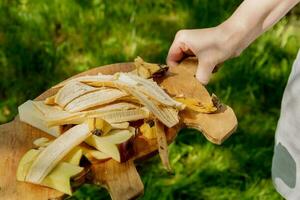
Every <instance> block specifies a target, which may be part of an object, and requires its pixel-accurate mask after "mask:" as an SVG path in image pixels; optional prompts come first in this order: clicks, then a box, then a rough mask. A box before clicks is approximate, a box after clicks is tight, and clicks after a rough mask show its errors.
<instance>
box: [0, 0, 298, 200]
mask: <svg viewBox="0 0 300 200" xmlns="http://www.w3.org/2000/svg"><path fill="white" fill-rule="evenodd" d="M240 2H241V1H230V0H215V1H209V0H189V1H184V0H181V1H174V0H165V1H163V0H156V1H142V0H136V1H122V2H121V1H108V0H91V1H88V0H73V1H71V0H65V1H59V0H53V1H41V0H31V1H27V0H19V1H16V0H0V74H1V79H0V123H5V122H8V121H10V120H12V119H13V117H14V116H15V115H16V113H17V106H18V105H19V104H21V103H22V102H24V101H25V100H26V99H33V98H34V97H36V96H37V95H38V94H40V93H41V92H43V91H44V90H46V89H47V88H49V87H50V86H51V85H53V84H55V83H57V82H59V81H61V80H63V79H65V78H67V77H69V76H71V75H73V74H76V73H78V72H81V71H84V70H87V69H89V68H93V67H95V66H100V65H105V64H109V63H116V62H127V61H131V60H133V58H134V57H136V56H137V55H140V56H142V57H143V58H145V59H146V60H148V61H151V62H164V60H165V57H166V54H167V52H168V48H169V46H170V44H171V42H172V39H173V37H174V35H175V33H176V31H177V30H179V29H181V28H199V27H210V26H214V25H217V24H218V23H220V22H222V21H223V20H224V19H226V18H227V17H228V16H230V14H231V13H232V12H233V11H234V9H235V8H236V7H237V6H238V5H239V3H240ZM299 32H300V23H299V7H298V8H296V9H294V11H293V12H292V13H291V14H289V16H288V17H286V18H284V19H283V20H282V21H281V22H280V23H279V24H277V25H276V26H275V27H274V28H273V29H271V30H270V31H268V32H267V33H266V34H264V35H263V36H262V37H261V38H259V39H258V40H257V41H256V42H255V43H254V44H252V45H251V46H250V47H249V48H248V49H247V50H246V51H245V52H243V54H242V55H241V56H240V57H239V58H236V59H233V60H230V61H228V62H226V63H225V64H224V67H223V68H222V69H221V70H220V71H219V72H218V73H217V74H216V75H215V76H214V77H213V80H212V82H211V83H210V84H209V86H208V88H209V91H210V92H214V93H215V94H217V96H219V97H220V98H221V99H222V100H223V102H225V103H227V104H228V105H230V106H231V107H233V109H234V110H235V112H236V114H237V117H238V120H239V127H238V130H237V132H236V133H235V134H234V135H233V136H232V137H231V138H229V139H228V140H227V141H226V142H225V143H224V144H223V145H221V146H217V145H213V144H211V143H209V142H208V141H207V140H206V139H205V138H204V137H203V136H202V135H201V133H199V132H197V131H194V130H183V131H181V132H180V134H179V135H178V138H177V139H176V142H174V143H173V144H172V145H171V146H170V154H171V155H170V160H171V163H172V166H173V168H174V171H175V174H174V175H169V174H167V173H166V172H165V171H164V170H163V168H162V166H161V164H160V161H159V158H158V157H157V156H156V157H154V158H152V159H149V160H147V161H145V162H141V163H138V164H137V166H138V170H139V172H140V174H141V177H142V180H143V182H144V185H145V195H144V196H143V197H142V198H141V199H207V200H210V199H212V200H218V199H272V200H275V199H281V197H280V196H279V195H278V194H277V193H276V191H275V190H274V188H273V186H272V181H271V178H270V177H271V175H270V169H271V159H272V154H273V143H274V132H275V129H276V123H277V120H278V117H279V111H280V101H281V97H282V93H283V90H284V87H285V84H286V81H287V78H288V75H289V72H290V69H291V65H292V62H293V59H294V58H295V56H296V53H297V51H298V49H299V43H300V35H299ZM107 198H108V194H107V192H106V191H105V190H104V189H99V188H97V187H95V186H88V185H85V186H83V187H82V188H80V190H78V191H77V192H76V193H75V194H74V197H73V199H107Z"/></svg>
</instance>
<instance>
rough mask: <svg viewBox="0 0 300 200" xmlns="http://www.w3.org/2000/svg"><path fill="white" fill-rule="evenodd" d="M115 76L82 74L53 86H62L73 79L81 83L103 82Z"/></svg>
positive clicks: (111, 79)
mask: <svg viewBox="0 0 300 200" xmlns="http://www.w3.org/2000/svg"><path fill="white" fill-rule="evenodd" d="M114 79H115V78H114V76H113V75H104V74H98V75H87V76H80V77H77V78H73V79H71V80H66V81H64V82H62V83H60V84H58V85H55V86H54V87H52V88H60V87H63V86H65V85H66V84H68V83H70V82H72V81H78V82H81V83H91V82H102V81H104V82H105V81H113V80H114Z"/></svg>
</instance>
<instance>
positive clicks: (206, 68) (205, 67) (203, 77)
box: [196, 60, 215, 85]
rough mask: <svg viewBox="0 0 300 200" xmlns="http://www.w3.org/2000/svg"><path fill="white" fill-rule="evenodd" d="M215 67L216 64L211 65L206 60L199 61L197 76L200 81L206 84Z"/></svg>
mask: <svg viewBox="0 0 300 200" xmlns="http://www.w3.org/2000/svg"><path fill="white" fill-rule="evenodd" d="M214 68H215V65H211V64H208V63H205V62H201V61H200V60H199V61H198V68H197V72H196V78H197V79H198V81H200V82H201V83H202V84H204V85H206V84H207V83H208V82H209V80H210V77H211V75H212V72H213V70H214Z"/></svg>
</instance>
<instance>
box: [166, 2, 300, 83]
mask: <svg viewBox="0 0 300 200" xmlns="http://www.w3.org/2000/svg"><path fill="white" fill-rule="evenodd" d="M299 2H300V0H244V2H243V3H242V4H241V5H240V6H239V7H238V8H237V9H236V11H235V12H234V13H233V15H232V16H231V17H230V18H228V19H227V20H226V21H225V22H223V23H222V24H220V25H218V26H216V27H212V28H205V29H190V30H180V31H178V32H177V34H176V36H175V39H174V41H173V43H172V45H171V47H170V50H169V53H168V57H167V64H168V65H169V66H170V67H175V66H176V65H178V63H180V61H182V60H183V59H184V58H186V57H189V56H196V57H197V58H198V68H197V72H196V78H197V79H198V80H199V81H200V82H201V83H203V84H207V83H208V82H209V80H210V78H211V75H212V73H213V71H216V69H217V68H216V67H217V66H218V65H220V64H222V63H223V62H224V61H226V60H227V59H229V58H233V57H237V56H239V55H240V54H241V53H242V51H243V50H244V49H245V48H247V47H248V46H249V45H250V44H251V43H252V42H253V41H254V40H255V39H256V38H258V37H259V36H260V35H261V34H263V33H264V32H265V31H267V30H268V29H269V28H271V27H272V26H273V25H274V24H276V23H277V22H278V21H279V20H280V19H281V18H282V17H283V16H284V15H286V13H287V12H288V11H289V10H291V9H292V8H293V7H294V6H296V5H297V4H298V3H299Z"/></svg>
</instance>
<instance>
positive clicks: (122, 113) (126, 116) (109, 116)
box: [46, 108, 150, 127]
mask: <svg viewBox="0 0 300 200" xmlns="http://www.w3.org/2000/svg"><path fill="white" fill-rule="evenodd" d="M76 114H78V115H75V116H74V117H67V118H64V119H63V118H60V119H57V118H51V119H50V118H47V119H46V124H47V125H48V126H50V127H51V126H58V125H65V124H81V123H83V122H84V121H85V120H86V119H87V118H101V119H104V120H105V121H107V122H109V123H110V124H116V123H123V122H128V121H136V120H139V119H145V118H149V115H150V113H149V111H148V110H147V109H145V108H136V109H130V110H112V111H104V112H99V111H98V112H94V111H91V112H83V113H76Z"/></svg>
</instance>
